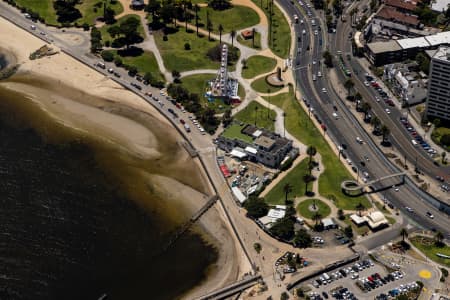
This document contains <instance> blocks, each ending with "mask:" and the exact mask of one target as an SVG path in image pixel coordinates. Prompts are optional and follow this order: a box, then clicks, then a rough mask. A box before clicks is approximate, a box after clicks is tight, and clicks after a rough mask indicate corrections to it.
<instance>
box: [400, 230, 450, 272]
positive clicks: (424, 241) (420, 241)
mask: <svg viewBox="0 0 450 300" xmlns="http://www.w3.org/2000/svg"><path fill="white" fill-rule="evenodd" d="M409 240H410V241H411V242H412V243H413V245H414V246H415V247H416V248H417V249H419V250H420V251H421V252H423V253H424V254H425V255H426V256H427V257H428V258H430V259H432V260H433V261H435V262H437V263H439V264H441V265H443V266H446V267H450V259H446V258H441V257H439V256H436V253H440V254H444V255H449V256H450V247H449V246H447V245H446V246H444V247H442V248H440V247H437V246H436V245H435V244H434V241H433V240H432V239H430V238H425V237H420V236H416V237H412V238H410V239H409Z"/></svg>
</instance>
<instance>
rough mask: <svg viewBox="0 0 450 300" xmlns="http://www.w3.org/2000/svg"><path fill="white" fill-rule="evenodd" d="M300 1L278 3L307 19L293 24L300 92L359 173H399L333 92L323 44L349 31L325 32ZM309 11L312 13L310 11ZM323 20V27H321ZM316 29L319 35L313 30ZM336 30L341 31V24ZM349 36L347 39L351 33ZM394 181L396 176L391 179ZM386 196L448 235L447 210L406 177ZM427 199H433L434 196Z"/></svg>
mask: <svg viewBox="0 0 450 300" xmlns="http://www.w3.org/2000/svg"><path fill="white" fill-rule="evenodd" d="M301 1H303V4H304V5H303V6H301V5H299V4H298V3H296V4H295V5H293V4H292V3H291V2H290V1H289V0H281V1H280V4H281V5H282V6H283V8H284V9H285V11H286V12H287V13H288V14H289V15H291V17H292V16H293V15H294V14H296V15H297V16H299V19H300V20H303V23H302V22H301V21H299V22H298V24H295V23H293V25H292V26H293V30H294V31H295V35H296V36H297V39H298V37H300V42H297V49H296V51H295V53H296V57H295V58H294V59H293V61H294V62H295V63H294V70H295V76H296V80H297V86H298V88H299V89H300V91H301V94H302V97H303V98H304V99H306V101H307V102H308V104H309V105H310V106H312V107H313V108H314V113H315V114H316V115H317V117H318V119H320V120H321V122H322V123H323V124H324V125H326V127H327V134H328V135H329V136H330V137H331V139H332V140H333V141H334V142H335V144H336V147H337V145H340V144H345V145H347V150H346V151H345V152H346V155H347V157H349V158H350V159H351V160H352V162H353V164H354V165H355V164H356V167H357V168H358V171H359V172H368V173H369V174H370V176H371V178H380V177H383V176H386V175H389V174H392V173H397V172H399V171H400V170H399V169H398V168H397V167H396V166H394V165H393V164H392V163H390V162H389V161H388V160H387V158H386V157H385V156H384V154H383V153H382V152H381V150H380V148H379V145H377V144H375V143H374V141H373V140H372V137H371V136H370V135H369V134H367V133H366V132H365V130H364V129H363V128H362V126H361V125H360V124H359V123H358V121H357V120H356V118H355V117H354V115H353V114H352V113H351V112H350V109H349V107H348V106H347V104H346V103H344V102H342V100H340V98H339V97H338V96H337V95H336V94H335V92H334V89H333V87H332V86H331V84H330V81H329V80H328V78H327V72H326V70H325V66H323V65H322V64H321V63H320V61H321V59H322V53H323V51H324V49H325V48H324V46H325V45H327V47H328V45H329V47H330V49H333V48H334V45H331V44H332V43H337V41H340V42H342V40H343V37H342V35H347V34H348V31H344V32H343V33H341V32H339V31H338V32H337V33H336V34H337V35H338V37H336V38H335V37H334V36H333V35H335V34H330V33H327V30H326V29H325V28H323V27H322V26H323V24H321V22H320V18H319V17H318V16H317V13H316V12H315V10H314V9H313V8H312V7H311V8H308V7H306V3H307V1H304V0H301ZM310 5H311V3H310ZM308 11H309V12H310V16H308V15H307V12H308ZM292 20H293V18H292ZM312 20H314V21H315V25H314V26H313V25H312V24H311V23H312ZM319 24H320V27H321V28H320V29H319V28H318V27H319ZM316 30H317V34H315V31H316ZM338 30H340V28H339V27H338ZM345 38H346V39H347V40H348V38H347V37H345ZM328 41H329V43H328ZM344 43H345V42H344ZM319 71H320V72H321V73H322V77H318V76H317V74H318V72H319ZM313 75H315V77H316V78H315V79H316V80H313ZM333 112H336V113H337V114H338V116H339V118H338V119H336V118H334V117H333V116H332V114H333ZM388 126H389V124H388ZM391 126H394V125H391ZM356 137H360V138H361V139H362V140H363V141H364V143H363V144H360V143H358V142H357V141H356ZM409 143H411V142H409ZM366 158H368V160H367V159H366ZM360 161H365V165H366V166H365V167H363V166H362V165H360V164H359V162H360ZM394 183H395V181H393V183H392V184H394ZM384 185H386V183H384ZM383 197H386V198H387V199H389V200H390V201H391V202H392V203H393V204H394V205H395V206H396V207H398V208H399V209H400V210H401V211H402V212H403V213H404V214H405V215H406V216H407V217H408V218H409V219H411V220H412V223H416V224H417V225H420V226H423V227H425V228H428V229H436V230H439V231H442V232H444V233H446V234H447V235H448V234H450V230H449V228H450V227H449V226H450V220H449V218H448V215H447V214H444V213H442V212H441V211H439V209H438V208H437V206H433V205H431V204H430V203H429V202H427V201H425V200H424V198H426V197H428V198H430V196H429V195H427V194H426V193H424V192H423V191H421V190H420V189H419V188H418V187H417V186H415V185H414V183H413V182H412V181H411V180H410V179H409V180H407V184H405V185H403V186H401V187H400V188H399V191H398V192H395V191H393V190H387V191H386V192H384V193H383ZM428 200H429V201H432V200H433V199H428ZM406 206H409V207H413V208H414V209H415V213H409V212H408V211H406V210H405V207H406ZM427 211H429V212H431V213H432V214H433V215H434V219H431V218H429V217H427V216H425V213H426V212H427Z"/></svg>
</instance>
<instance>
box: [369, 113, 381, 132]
mask: <svg viewBox="0 0 450 300" xmlns="http://www.w3.org/2000/svg"><path fill="white" fill-rule="evenodd" d="M370 124H372V126H373V130H374V131H376V129H377V128H378V127H379V126H380V125H381V121H380V119H378V117H377V116H374V117H372V119H371V120H370Z"/></svg>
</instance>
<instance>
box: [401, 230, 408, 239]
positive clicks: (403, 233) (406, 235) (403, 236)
mask: <svg viewBox="0 0 450 300" xmlns="http://www.w3.org/2000/svg"><path fill="white" fill-rule="evenodd" d="M400 235H401V236H402V241H403V242H404V241H405V238H407V237H408V230H406V228H402V229H400Z"/></svg>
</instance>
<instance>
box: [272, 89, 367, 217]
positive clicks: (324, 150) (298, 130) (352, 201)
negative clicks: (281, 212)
mask: <svg viewBox="0 0 450 300" xmlns="http://www.w3.org/2000/svg"><path fill="white" fill-rule="evenodd" d="M265 98H267V97H265ZM270 101H271V103H272V104H274V105H277V106H278V107H280V108H281V109H283V111H285V112H286V121H285V122H286V129H287V130H288V131H289V133H290V134H292V135H293V136H295V137H296V138H297V139H298V140H299V141H301V142H302V143H304V144H305V145H312V146H315V147H316V148H317V151H318V152H319V153H320V154H321V155H322V163H323V164H324V165H325V171H324V172H323V173H322V175H321V176H320V178H319V193H320V194H321V195H322V196H324V197H327V198H331V197H330V196H331V195H334V197H335V198H336V206H337V207H339V208H342V209H355V207H356V205H358V203H359V202H361V203H362V204H363V205H364V206H365V207H370V206H371V205H370V203H369V201H368V200H367V198H366V197H362V196H360V197H349V196H346V195H344V194H343V193H342V192H341V182H342V181H343V180H346V179H350V178H352V176H351V175H350V173H349V172H348V171H347V169H346V168H344V166H343V165H342V163H341V162H340V161H339V159H338V157H337V156H336V154H335V153H334V152H333V151H332V149H331V148H330V146H329V145H328V143H327V142H326V141H325V139H324V138H323V137H322V134H323V133H322V132H321V131H319V130H318V129H317V128H316V127H315V126H314V124H313V123H312V121H310V120H309V118H308V115H307V114H306V113H305V111H304V110H303V109H302V107H301V106H300V104H299V103H298V102H297V101H296V100H295V99H294V94H293V90H292V88H290V89H289V93H283V94H279V95H276V96H272V97H270Z"/></svg>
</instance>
